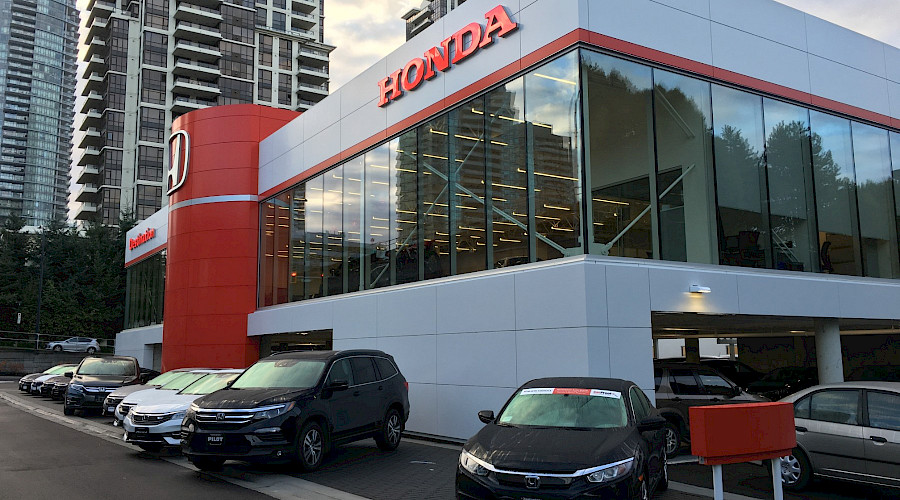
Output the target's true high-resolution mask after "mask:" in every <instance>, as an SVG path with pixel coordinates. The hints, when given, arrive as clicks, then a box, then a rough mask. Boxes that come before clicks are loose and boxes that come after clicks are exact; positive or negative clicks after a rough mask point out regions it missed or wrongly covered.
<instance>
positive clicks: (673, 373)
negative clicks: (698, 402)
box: [669, 368, 703, 394]
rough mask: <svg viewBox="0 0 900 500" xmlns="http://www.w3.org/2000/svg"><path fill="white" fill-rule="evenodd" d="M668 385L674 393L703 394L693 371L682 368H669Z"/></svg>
mask: <svg viewBox="0 0 900 500" xmlns="http://www.w3.org/2000/svg"><path fill="white" fill-rule="evenodd" d="M669 385H670V386H671V387H672V392H674V393H675V394H703V390H702V389H700V387H699V386H697V379H695V378H694V372H693V371H691V370H689V369H684V368H669Z"/></svg>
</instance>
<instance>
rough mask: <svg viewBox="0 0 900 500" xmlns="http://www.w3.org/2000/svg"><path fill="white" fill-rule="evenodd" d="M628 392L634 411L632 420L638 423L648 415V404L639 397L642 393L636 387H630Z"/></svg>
mask: <svg viewBox="0 0 900 500" xmlns="http://www.w3.org/2000/svg"><path fill="white" fill-rule="evenodd" d="M628 392H629V395H630V397H631V407H632V409H633V410H634V420H635V421H637V422H640V421H641V420H643V419H644V418H645V417H646V416H647V415H650V407H649V406H648V404H649V403H648V402H647V401H646V400H645V399H644V398H642V397H641V396H640V395H641V394H643V393H642V392H641V390H640V389H638V388H637V387H632V388H631V390H630V391H628Z"/></svg>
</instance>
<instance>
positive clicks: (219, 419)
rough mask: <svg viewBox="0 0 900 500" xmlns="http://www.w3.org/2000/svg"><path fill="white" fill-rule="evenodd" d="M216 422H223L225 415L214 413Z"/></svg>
mask: <svg viewBox="0 0 900 500" xmlns="http://www.w3.org/2000/svg"><path fill="white" fill-rule="evenodd" d="M216 420H218V421H219V422H221V421H223V420H225V414H224V413H216Z"/></svg>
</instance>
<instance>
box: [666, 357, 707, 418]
mask: <svg viewBox="0 0 900 500" xmlns="http://www.w3.org/2000/svg"><path fill="white" fill-rule="evenodd" d="M669 387H670V388H671V389H672V397H671V399H670V401H671V406H673V407H675V408H676V409H677V410H678V411H679V412H680V413H681V414H682V415H684V418H685V423H688V424H689V423H690V422H689V420H690V412H689V410H688V408H690V407H691V406H704V405H708V404H710V403H709V396H707V394H706V392H704V390H703V387H702V386H701V385H700V384H699V383H698V382H697V378H696V377H694V370H692V369H691V368H669Z"/></svg>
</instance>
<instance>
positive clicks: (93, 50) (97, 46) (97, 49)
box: [85, 36, 106, 59]
mask: <svg viewBox="0 0 900 500" xmlns="http://www.w3.org/2000/svg"><path fill="white" fill-rule="evenodd" d="M95 55H97V56H100V57H103V56H104V55H106V42H104V41H103V39H102V38H100V37H99V36H95V37H94V38H92V39H91V42H90V43H88V44H87V48H86V52H85V58H86V59H90V58H91V57H93V56H95Z"/></svg>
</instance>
